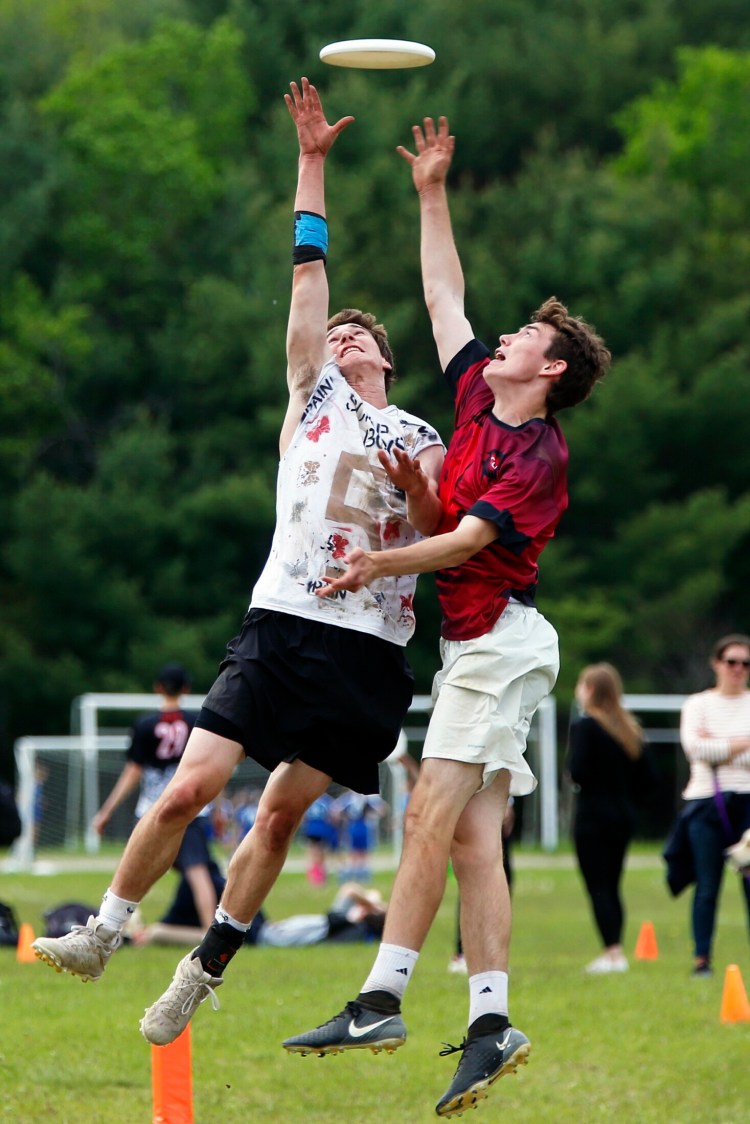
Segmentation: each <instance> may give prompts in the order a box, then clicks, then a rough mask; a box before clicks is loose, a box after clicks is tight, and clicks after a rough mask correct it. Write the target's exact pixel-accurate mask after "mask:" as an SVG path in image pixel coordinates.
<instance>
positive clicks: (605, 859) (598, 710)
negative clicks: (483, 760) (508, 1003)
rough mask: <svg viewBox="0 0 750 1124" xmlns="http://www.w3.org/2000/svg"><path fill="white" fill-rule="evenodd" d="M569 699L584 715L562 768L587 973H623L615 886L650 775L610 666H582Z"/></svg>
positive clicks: (618, 895) (620, 910)
mask: <svg viewBox="0 0 750 1124" xmlns="http://www.w3.org/2000/svg"><path fill="white" fill-rule="evenodd" d="M575 697H576V702H577V703H578V706H579V708H580V710H581V711H582V712H583V714H582V717H580V718H579V719H578V720H577V721H576V722H574V723H573V725H572V727H571V731H570V745H569V749H568V772H569V774H570V779H571V781H572V782H573V785H574V786H575V791H576V793H577V799H576V810H575V816H574V821H573V840H574V843H575V850H576V856H577V858H578V866H579V868H580V871H581V875H582V877H583V881H584V885H585V887H586V893H587V894H588V897H589V901H590V903H591V908H592V911H593V914H594V921H595V924H596V927H597V929H598V931H599V935H600V937H601V941H602V952H601V953H600V955H599V956H597V957H596V959H595V960H592V961H591V963H590V964H588V965H587V966H586V971H587V972H589V973H591V974H595V975H602V974H604V973H608V972H626V971H627V970H628V961H627V957H626V956H625V953H624V952H623V947H622V933H623V926H624V923H625V909H624V905H623V900H622V894H621V890H620V885H621V882H622V874H623V869H624V866H625V857H626V854H627V850H628V847H629V845H630V842H631V840H632V838H633V833H634V831H635V822H636V806H637V803H638V802H639V800H640V799H641V798H642V797H643V795H644V794H645V793H646V792H647V791H648V790H649V789H650V788H651V787H652V786H653V781H654V776H653V772H652V769H651V764H650V758H649V757H648V755H647V752H646V749H645V745H644V739H643V731H642V730H641V727H640V725H639V723H638V721H637V720H636V718H635V717H634V716H633V715H632V714H630V712H629V711H628V710H626V709H625V707H624V706H623V705H622V681H621V679H620V675H619V673H618V671H617V670H616V668H614V667H613V666H612V665H611V664H609V663H598V664H591V665H589V666H588V667H584V669H583V670H582V671H581V673H580V675H579V677H578V683H577V685H576V691H575Z"/></svg>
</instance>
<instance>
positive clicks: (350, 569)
mask: <svg viewBox="0 0 750 1124" xmlns="http://www.w3.org/2000/svg"><path fill="white" fill-rule="evenodd" d="M344 561H345V562H346V565H347V569H346V570H345V571H344V573H343V574H342V575H341V576H340V577H338V578H330V577H324V578H323V581H324V582H325V583H326V584H325V585H324V586H321V588H320V589H316V590H315V596H316V597H332V596H333V594H334V593H340V592H341V591H342V590H349V591H350V592H352V593H356V592H357V590H358V589H362V587H363V586H365V585H367V584H368V583H369V581H370V579H371V578H372V576H373V574H374V573H375V565H374V563H373V562H372V560H371V558H370V556H369V554H367V552H366V551H364V550H362V548H361V547H359V546H356V547H355V548H354V550H353V551H352V552H351V554H345V555H344Z"/></svg>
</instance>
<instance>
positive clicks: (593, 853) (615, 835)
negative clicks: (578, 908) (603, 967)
mask: <svg viewBox="0 0 750 1124" xmlns="http://www.w3.org/2000/svg"><path fill="white" fill-rule="evenodd" d="M630 838H631V835H630V832H629V831H617V832H612V831H611V830H610V831H605V830H602V829H598V830H583V831H576V833H575V836H574V840H575V848H576V855H577V856H578V865H579V867H580V868H581V875H582V876H583V881H584V883H585V885H586V892H587V893H588V896H589V899H590V901H591V908H592V910H593V913H594V920H595V922H596V927H597V929H598V930H599V933H600V935H601V938H602V943H603V945H604V947H605V948H609V947H610V946H611V945H614V944H622V929H623V924H624V921H625V911H624V908H623V904H622V898H621V897H620V881H621V879H622V870H623V866H624V865H625V854H626V852H627V849H628V844H629V843H630Z"/></svg>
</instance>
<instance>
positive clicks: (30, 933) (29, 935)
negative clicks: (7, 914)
mask: <svg viewBox="0 0 750 1124" xmlns="http://www.w3.org/2000/svg"><path fill="white" fill-rule="evenodd" d="M33 940H34V930H33V929H32V928H31V925H29V924H28V923H27V922H25V921H24V923H23V924H22V925H21V927H20V929H19V930H18V944H17V945H16V960H17V961H18V963H19V964H34V963H35V961H36V956H35V955H34V950H33V948H32V947H31V942H32V941H33Z"/></svg>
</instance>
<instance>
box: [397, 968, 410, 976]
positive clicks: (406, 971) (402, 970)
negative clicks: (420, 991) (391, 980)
mask: <svg viewBox="0 0 750 1124" xmlns="http://www.w3.org/2000/svg"><path fill="white" fill-rule="evenodd" d="M396 971H397V973H398V974H399V976H408V975H409V969H408V968H397V969H396Z"/></svg>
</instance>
